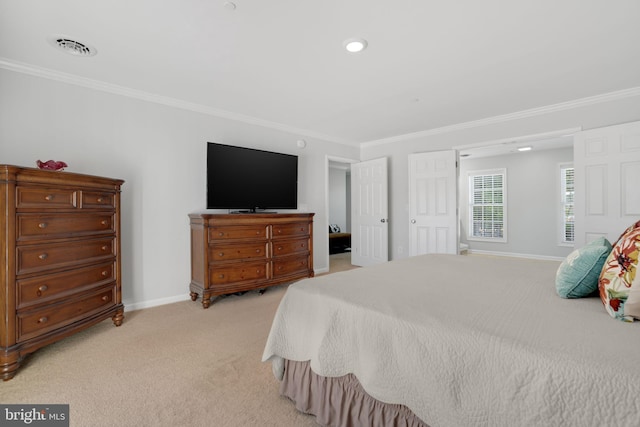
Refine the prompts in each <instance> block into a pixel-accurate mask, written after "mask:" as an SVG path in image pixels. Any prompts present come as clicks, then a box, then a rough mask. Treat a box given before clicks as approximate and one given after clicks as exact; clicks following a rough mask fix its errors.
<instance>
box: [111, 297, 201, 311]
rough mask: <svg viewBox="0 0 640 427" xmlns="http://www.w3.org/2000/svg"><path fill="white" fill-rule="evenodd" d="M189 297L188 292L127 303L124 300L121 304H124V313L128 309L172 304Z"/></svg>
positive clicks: (133, 309)
mask: <svg viewBox="0 0 640 427" xmlns="http://www.w3.org/2000/svg"><path fill="white" fill-rule="evenodd" d="M190 299H191V296H190V295H189V294H185V295H176V296H173V297H167V298H158V299H153V300H149V301H141V302H137V303H127V302H126V301H123V304H124V311H125V313H126V312H128V311H136V310H142V309H143V308H151V307H158V306H160V305H166V304H172V303H174V302H181V301H186V300H190Z"/></svg>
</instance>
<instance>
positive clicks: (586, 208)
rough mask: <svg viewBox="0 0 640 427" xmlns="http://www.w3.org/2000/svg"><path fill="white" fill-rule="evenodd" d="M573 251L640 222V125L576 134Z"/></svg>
mask: <svg viewBox="0 0 640 427" xmlns="http://www.w3.org/2000/svg"><path fill="white" fill-rule="evenodd" d="M574 138H575V139H574V146H573V165H574V168H575V169H574V174H575V175H574V176H575V199H574V202H575V205H574V209H575V211H574V212H575V233H576V234H575V242H574V246H575V248H580V247H582V246H583V245H584V244H585V243H588V242H590V241H592V240H594V239H596V238H598V237H601V236H603V237H606V238H607V239H608V240H609V241H611V243H613V242H614V241H615V240H616V239H617V238H618V237H619V236H620V234H621V233H622V232H623V231H624V230H625V229H626V228H627V227H628V226H630V225H631V224H633V223H634V222H635V221H638V220H640V191H638V183H640V122H632V123H625V124H622V125H616V126H608V127H604V128H600V129H593V130H588V131H584V132H578V133H576V135H575V137H574Z"/></svg>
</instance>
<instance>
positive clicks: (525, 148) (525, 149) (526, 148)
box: [518, 147, 531, 151]
mask: <svg viewBox="0 0 640 427" xmlns="http://www.w3.org/2000/svg"><path fill="white" fill-rule="evenodd" d="M518 151H531V147H518Z"/></svg>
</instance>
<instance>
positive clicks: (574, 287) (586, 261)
mask: <svg viewBox="0 0 640 427" xmlns="http://www.w3.org/2000/svg"><path fill="white" fill-rule="evenodd" d="M611 250H612V247H611V243H609V241H608V240H607V239H605V238H604V237H600V238H598V239H596V240H594V241H592V242H590V243H588V244H587V245H585V246H583V247H581V248H580V249H576V250H575V251H573V252H571V253H570V254H569V255H568V256H567V257H566V258H565V259H564V261H562V264H560V267H559V268H558V271H557V273H556V291H557V292H558V295H560V296H561V297H562V298H583V297H586V296H589V295H592V294H593V293H594V292H595V291H597V290H598V278H599V277H600V272H601V271H602V266H603V265H604V262H605V261H606V259H607V257H608V256H609V253H610V252H611Z"/></svg>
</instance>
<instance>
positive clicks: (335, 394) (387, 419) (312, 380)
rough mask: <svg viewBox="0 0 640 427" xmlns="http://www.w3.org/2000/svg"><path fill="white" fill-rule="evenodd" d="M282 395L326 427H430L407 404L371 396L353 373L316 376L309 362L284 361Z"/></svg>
mask: <svg viewBox="0 0 640 427" xmlns="http://www.w3.org/2000/svg"><path fill="white" fill-rule="evenodd" d="M280 394H281V395H282V396H286V397H288V398H289V399H291V400H293V401H294V402H295V405H296V409H298V410H299V411H300V412H304V413H306V414H312V415H315V417H316V421H317V422H318V423H319V424H321V425H323V426H331V427H355V426H385V427H429V426H428V425H427V424H425V423H424V422H423V421H422V420H421V419H420V418H418V417H417V416H416V415H415V414H414V413H413V412H411V410H410V409H409V408H407V407H406V406H404V405H398V404H390V403H383V402H380V401H379V400H376V399H374V398H373V397H371V396H369V394H367V392H366V391H365V390H364V389H363V388H362V386H361V385H360V383H359V382H358V380H357V378H356V377H355V376H354V375H353V374H348V375H345V376H342V377H336V378H330V377H323V376H320V375H317V374H316V373H314V372H313V371H312V370H311V367H310V366H309V362H295V361H291V360H286V359H285V360H284V376H283V378H282V382H281V383H280Z"/></svg>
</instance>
